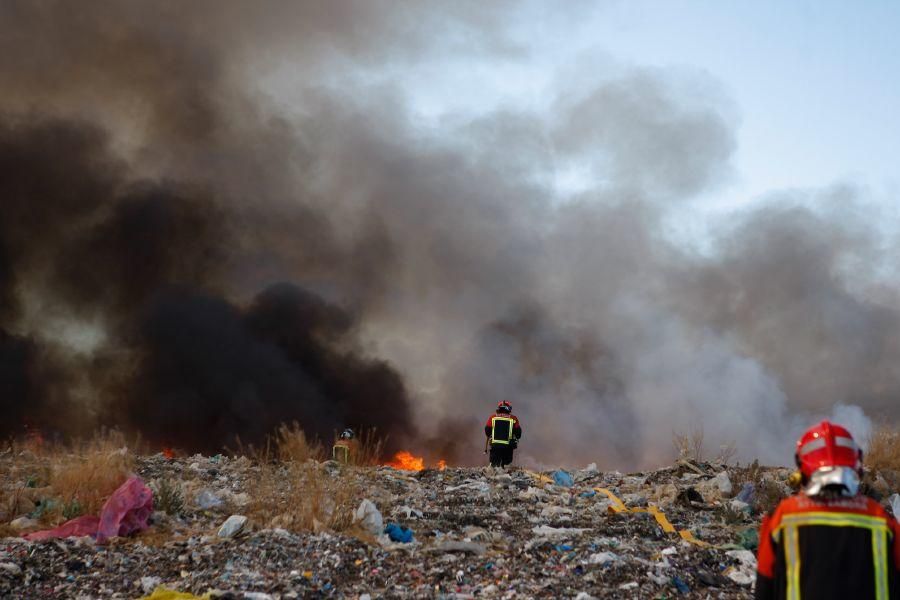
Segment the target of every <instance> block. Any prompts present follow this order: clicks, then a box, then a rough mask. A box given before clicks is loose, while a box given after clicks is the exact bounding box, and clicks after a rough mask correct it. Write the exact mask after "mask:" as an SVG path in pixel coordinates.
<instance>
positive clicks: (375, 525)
mask: <svg viewBox="0 0 900 600" xmlns="http://www.w3.org/2000/svg"><path fill="white" fill-rule="evenodd" d="M353 520H354V521H355V522H358V523H359V524H360V525H362V526H363V528H364V529H365V530H366V531H368V532H369V533H371V534H372V535H379V534H381V533H382V532H383V531H384V518H383V517H382V516H381V512H380V511H379V510H378V507H376V506H375V504H374V503H373V502H372V501H371V500H369V499H365V500H363V501H362V502H360V503H359V507H358V508H357V509H356V512H355V513H354V515H353Z"/></svg>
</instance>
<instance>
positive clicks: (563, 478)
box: [553, 469, 575, 487]
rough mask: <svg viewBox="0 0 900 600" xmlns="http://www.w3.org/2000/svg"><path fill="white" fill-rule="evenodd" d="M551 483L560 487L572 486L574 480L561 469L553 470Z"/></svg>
mask: <svg viewBox="0 0 900 600" xmlns="http://www.w3.org/2000/svg"><path fill="white" fill-rule="evenodd" d="M553 483H555V484H556V485H558V486H561V487H572V486H573V485H575V481H574V480H573V479H572V476H571V475H569V474H568V473H566V472H565V471H563V470H562V469H560V470H558V471H554V472H553Z"/></svg>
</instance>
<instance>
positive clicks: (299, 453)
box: [271, 421, 325, 462]
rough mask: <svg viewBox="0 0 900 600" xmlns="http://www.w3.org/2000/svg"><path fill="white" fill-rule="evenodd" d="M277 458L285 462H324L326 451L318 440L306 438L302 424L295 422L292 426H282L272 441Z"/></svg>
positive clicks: (276, 431)
mask: <svg viewBox="0 0 900 600" xmlns="http://www.w3.org/2000/svg"><path fill="white" fill-rule="evenodd" d="M271 443H273V444H274V447H275V451H276V456H277V457H278V459H279V460H281V461H283V462H292V461H293V462H306V461H308V460H310V459H312V460H322V458H323V457H324V456H325V450H324V448H323V447H322V444H321V443H320V442H319V441H318V440H310V439H309V438H307V437H306V434H305V433H304V432H303V429H302V428H301V427H300V424H299V423H297V422H296V421H294V422H293V423H291V424H290V426H288V425H285V424H281V425H280V426H279V427H278V429H276V430H275V435H274V436H273V439H271Z"/></svg>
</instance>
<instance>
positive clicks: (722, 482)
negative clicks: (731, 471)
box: [713, 471, 732, 498]
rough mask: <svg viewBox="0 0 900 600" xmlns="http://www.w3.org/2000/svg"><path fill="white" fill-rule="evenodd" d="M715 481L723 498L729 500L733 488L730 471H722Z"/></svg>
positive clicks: (714, 478)
mask: <svg viewBox="0 0 900 600" xmlns="http://www.w3.org/2000/svg"><path fill="white" fill-rule="evenodd" d="M713 481H715V482H716V487H718V488H719V492H720V493H721V494H722V496H723V497H725V498H727V497H729V496H730V495H731V492H732V487H731V479H730V478H729V477H728V471H722V472H721V473H719V474H718V475H716V476H715V477H713Z"/></svg>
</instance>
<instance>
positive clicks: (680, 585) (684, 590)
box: [672, 575, 691, 594]
mask: <svg viewBox="0 0 900 600" xmlns="http://www.w3.org/2000/svg"><path fill="white" fill-rule="evenodd" d="M672 585H674V586H675V589H676V590H678V593H680V594H690V593H691V588H690V586H689V585H688V584H686V583H685V582H684V580H683V579H681V577H679V576H678V575H676V576H674V577H672Z"/></svg>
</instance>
